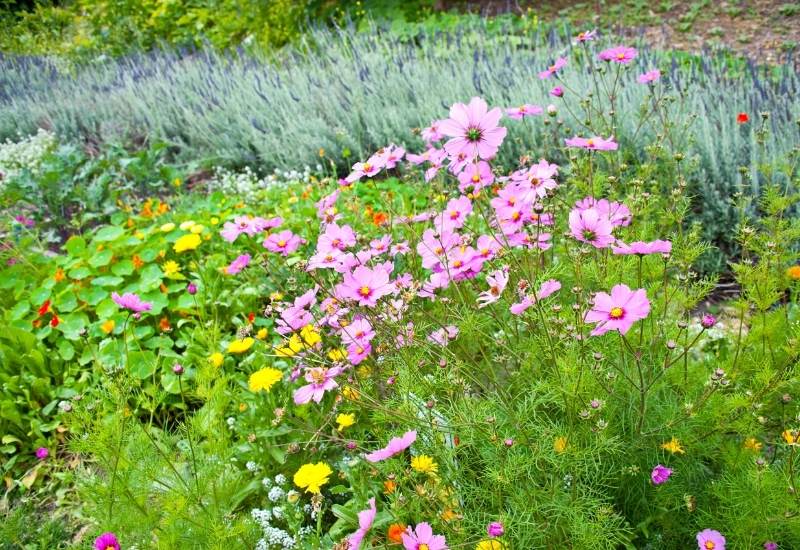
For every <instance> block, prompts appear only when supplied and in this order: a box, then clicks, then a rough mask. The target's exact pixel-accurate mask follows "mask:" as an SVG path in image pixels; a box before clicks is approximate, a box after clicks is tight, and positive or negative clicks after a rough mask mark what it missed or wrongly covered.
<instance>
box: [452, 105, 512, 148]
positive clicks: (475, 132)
mask: <svg viewBox="0 0 800 550" xmlns="http://www.w3.org/2000/svg"><path fill="white" fill-rule="evenodd" d="M501 116H503V112H502V111H501V110H500V109H499V108H496V107H495V108H494V109H492V110H491V111H490V110H488V106H487V105H486V102H485V101H484V100H482V99H481V98H479V97H473V98H472V100H471V101H470V102H469V105H464V104H463V103H456V104H455V105H453V106H452V107H450V118H449V119H447V120H445V121H443V122H442V124H441V127H440V128H441V132H442V133H443V134H444V135H446V136H450V137H451V138H452V139H450V140H449V141H448V142H447V143H445V145H444V149H445V151H447V154H448V155H449V156H451V157H455V156H457V155H458V154H459V153H464V154H465V155H466V156H467V157H468V158H470V159H472V158H475V157H476V156H477V157H480V158H482V159H489V158H492V157H493V156H494V155H495V154H496V153H497V149H498V148H499V147H500V144H501V143H502V142H503V139H505V137H506V129H505V128H503V127H502V126H498V122H500V117H501Z"/></svg>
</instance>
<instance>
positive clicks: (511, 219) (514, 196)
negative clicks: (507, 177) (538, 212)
mask: <svg viewBox="0 0 800 550" xmlns="http://www.w3.org/2000/svg"><path fill="white" fill-rule="evenodd" d="M533 198H534V197H533V194H532V193H530V190H529V189H528V188H527V186H525V185H521V184H519V183H515V182H512V183H510V184H508V185H506V186H505V187H503V188H502V189H500V191H498V192H497V196H496V197H495V198H493V199H492V200H491V201H489V204H491V205H492V208H493V209H494V212H495V216H497V220H498V221H499V222H500V229H502V231H503V233H504V234H506V235H510V234H512V233H516V232H517V231H519V230H520V229H522V226H523V224H524V223H525V220H527V219H528V218H529V217H530V215H531V213H532V212H533V210H532V208H533Z"/></svg>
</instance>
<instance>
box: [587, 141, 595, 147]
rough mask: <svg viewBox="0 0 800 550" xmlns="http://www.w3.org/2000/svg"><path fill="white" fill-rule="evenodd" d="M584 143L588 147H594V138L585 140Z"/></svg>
mask: <svg viewBox="0 0 800 550" xmlns="http://www.w3.org/2000/svg"><path fill="white" fill-rule="evenodd" d="M586 145H587V146H589V147H594V140H593V139H588V140H586Z"/></svg>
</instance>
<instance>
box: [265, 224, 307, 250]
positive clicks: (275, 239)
mask: <svg viewBox="0 0 800 550" xmlns="http://www.w3.org/2000/svg"><path fill="white" fill-rule="evenodd" d="M304 242H305V241H304V240H303V239H302V238H300V237H298V236H297V235H295V234H294V233H292V232H291V231H289V230H288V229H287V230H284V231H281V232H280V233H272V234H271V235H270V236H269V237H267V238H266V239H265V240H264V243H263V244H264V248H266V249H267V250H269V251H270V252H276V253H279V254H282V255H284V256H288V255H289V254H291V253H292V252H294V251H295V250H297V249H298V248H300V245H301V244H303V243H304Z"/></svg>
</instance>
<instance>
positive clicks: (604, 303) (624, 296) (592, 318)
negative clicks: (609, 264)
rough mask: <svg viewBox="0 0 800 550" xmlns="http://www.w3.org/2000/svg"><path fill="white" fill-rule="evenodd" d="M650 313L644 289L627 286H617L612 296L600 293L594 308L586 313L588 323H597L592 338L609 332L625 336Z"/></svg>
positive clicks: (595, 300)
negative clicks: (614, 331) (617, 332)
mask: <svg viewBox="0 0 800 550" xmlns="http://www.w3.org/2000/svg"><path fill="white" fill-rule="evenodd" d="M649 313H650V300H648V299H647V291H646V290H645V289H643V288H640V289H638V290H635V291H634V290H631V289H630V288H628V286H627V285H623V284H619V285H615V286H614V288H612V289H611V294H610V295H609V294H606V293H605V292H598V293H597V294H595V296H594V307H593V308H592V309H591V310H590V311H588V312H587V313H586V317H585V318H584V320H585V321H586V322H587V323H597V326H596V327H595V328H594V330H593V331H592V333H591V334H592V336H600V335H601V334H605V333H606V332H608V331H609V330H618V331H619V332H620V334H625V333H627V332H628V330H629V329H630V328H631V325H633V323H635V322H636V321H639V320H641V319H644V318H645V317H647V315H648V314H649Z"/></svg>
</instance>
